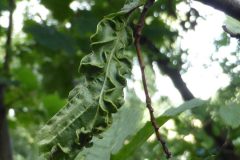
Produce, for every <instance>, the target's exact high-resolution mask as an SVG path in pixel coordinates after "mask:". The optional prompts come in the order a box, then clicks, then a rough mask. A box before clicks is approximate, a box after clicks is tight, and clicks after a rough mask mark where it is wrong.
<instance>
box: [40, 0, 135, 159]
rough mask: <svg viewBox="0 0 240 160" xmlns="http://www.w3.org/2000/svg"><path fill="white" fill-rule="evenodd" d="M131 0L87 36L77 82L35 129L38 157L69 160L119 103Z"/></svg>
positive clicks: (87, 143) (129, 34)
mask: <svg viewBox="0 0 240 160" xmlns="http://www.w3.org/2000/svg"><path fill="white" fill-rule="evenodd" d="M137 2H138V3H134V4H133V3H131V5H130V7H128V8H126V7H125V8H124V9H122V10H121V11H119V12H117V13H113V14H111V15H108V16H106V17H104V18H103V19H102V20H101V21H100V22H99V24H98V25H97V31H96V33H95V34H94V35H93V36H92V37H91V47H92V52H91V53H90V54H89V55H87V56H85V57H84V58H83V59H82V60H81V63H80V67H79V72H80V82H79V84H78V85H77V86H76V87H75V88H74V89H73V90H72V91H71V92H70V93H69V97H68V103H67V104H66V105H65V106H64V107H63V108H62V109H61V110H60V111H59V112H58V113H56V114H55V115H54V116H53V117H52V118H51V119H50V120H49V121H48V122H47V124H46V125H45V126H44V127H43V128H42V129H41V130H40V131H39V136H38V139H39V141H38V145H39V148H40V151H41V153H42V154H41V157H43V158H44V159H48V160H65V159H67V160H72V159H74V157H75V156H76V155H77V153H78V152H80V151H81V150H82V149H83V147H90V146H91V143H92V142H91V140H92V138H93V137H94V136H98V135H99V134H100V133H101V132H103V131H105V130H106V129H107V128H108V127H109V125H110V124H111V123H112V122H111V121H112V113H115V112H117V110H118V109H119V108H120V107H121V106H122V104H123V102H124V99H123V88H124V87H125V86H126V79H125V78H126V75H127V74H130V72H131V62H130V60H129V58H128V57H127V56H126V54H125V53H124V49H125V48H126V47H127V46H128V45H129V44H131V43H132V32H131V30H130V29H129V28H128V27H127V17H128V16H129V14H130V12H131V11H132V10H134V9H135V8H136V7H138V6H139V5H140V1H138V0H137Z"/></svg>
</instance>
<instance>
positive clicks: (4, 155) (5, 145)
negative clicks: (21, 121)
mask: <svg viewBox="0 0 240 160" xmlns="http://www.w3.org/2000/svg"><path fill="white" fill-rule="evenodd" d="M4 88H5V87H4V85H3V84H0V160H12V159H13V158H12V149H11V142H10V136H9V133H8V123H7V114H6V113H7V111H6V107H5V106H4V100H3V97H4Z"/></svg>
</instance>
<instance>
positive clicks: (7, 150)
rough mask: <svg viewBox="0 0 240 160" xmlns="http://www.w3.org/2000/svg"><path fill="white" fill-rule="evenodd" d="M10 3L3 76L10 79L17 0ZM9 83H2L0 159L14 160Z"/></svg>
mask: <svg viewBox="0 0 240 160" xmlns="http://www.w3.org/2000/svg"><path fill="white" fill-rule="evenodd" d="M8 5H9V24H8V29H7V38H6V45H5V47H6V55H5V57H4V64H3V71H2V77H3V78H5V79H10V78H9V77H10V75H9V68H10V67H9V65H10V61H11V58H12V29H13V12H14V9H15V1H14V0H8ZM6 87H7V85H6V83H5V82H3V83H0V160H12V159H13V155H12V147H11V141H10V135H9V132H8V122H7V108H6V106H5V105H4V93H5V89H6Z"/></svg>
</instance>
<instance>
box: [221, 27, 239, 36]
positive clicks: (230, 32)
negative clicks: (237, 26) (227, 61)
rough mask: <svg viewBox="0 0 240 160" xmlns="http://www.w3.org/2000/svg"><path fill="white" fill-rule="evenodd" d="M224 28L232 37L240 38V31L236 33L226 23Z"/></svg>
mask: <svg viewBox="0 0 240 160" xmlns="http://www.w3.org/2000/svg"><path fill="white" fill-rule="evenodd" d="M222 28H223V30H224V31H225V32H226V33H228V34H229V35H230V36H231V37H233V38H237V39H240V33H234V32H232V31H230V30H229V29H228V28H227V27H226V26H225V25H223V26H222Z"/></svg>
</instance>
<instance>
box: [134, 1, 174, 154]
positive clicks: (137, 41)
mask: <svg viewBox="0 0 240 160" xmlns="http://www.w3.org/2000/svg"><path fill="white" fill-rule="evenodd" d="M154 1H155V0H148V1H147V2H146V3H145V5H144V8H143V10H142V12H141V16H140V19H139V21H138V23H137V25H136V28H135V33H134V38H135V42H134V43H135V47H136V50H137V57H138V61H139V65H140V68H141V74H142V82H143V88H144V93H145V96H146V106H147V108H148V110H149V114H150V120H151V123H152V126H153V128H154V131H155V134H156V137H157V140H158V141H159V142H160V143H161V145H162V147H163V150H164V153H165V154H166V157H167V158H170V157H171V153H170V151H169V150H168V148H167V146H166V142H165V141H164V140H163V138H162V136H161V135H160V133H159V131H158V130H159V126H158V124H157V121H156V119H155V117H154V114H153V112H154V111H153V108H152V104H151V98H150V96H149V93H148V88H147V82H146V76H145V72H144V68H145V66H144V63H143V58H142V54H141V46H140V39H141V32H142V29H143V27H144V22H145V17H146V14H147V12H148V9H149V8H150V7H151V6H152V5H153V3H154Z"/></svg>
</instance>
